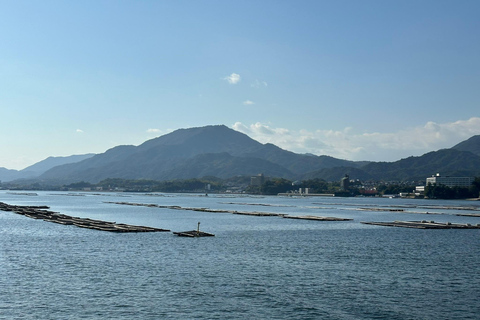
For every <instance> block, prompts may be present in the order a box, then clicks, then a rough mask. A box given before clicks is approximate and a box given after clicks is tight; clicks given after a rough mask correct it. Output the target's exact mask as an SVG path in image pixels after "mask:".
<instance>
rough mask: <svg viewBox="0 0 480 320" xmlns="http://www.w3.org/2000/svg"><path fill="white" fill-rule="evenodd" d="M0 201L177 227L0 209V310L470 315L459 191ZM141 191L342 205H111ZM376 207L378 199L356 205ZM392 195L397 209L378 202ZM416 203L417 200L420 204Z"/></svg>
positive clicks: (474, 244) (469, 233) (15, 315)
mask: <svg viewBox="0 0 480 320" xmlns="http://www.w3.org/2000/svg"><path fill="white" fill-rule="evenodd" d="M0 201H2V202H6V203H9V204H17V205H48V206H50V207H51V210H54V211H58V212H61V213H64V214H68V215H73V216H80V217H91V218H95V219H102V220H108V221H116V222H123V223H130V224H137V225H148V226H153V227H160V228H166V229H171V230H172V231H186V230H193V229H196V226H197V222H201V225H200V227H201V230H203V231H206V232H211V233H214V234H215V235H216V236H215V237H208V238H195V239H190V238H180V237H176V236H174V235H173V234H172V233H126V234H116V233H108V232H100V231H95V230H89V229H83V228H77V227H74V226H63V225H58V224H54V223H48V222H44V221H41V220H34V219H29V218H26V217H23V216H20V215H16V214H14V213H11V212H3V211H0V318H1V319H480V300H479V297H480V272H479V267H480V231H479V230H416V229H403V228H388V227H378V226H369V225H364V224H361V223H360V221H392V220H435V221H450V222H458V223H467V222H468V223H472V224H476V223H480V218H473V217H460V216H455V214H457V213H474V212H475V213H479V211H465V210H460V208H454V209H452V208H446V207H445V206H449V207H458V206H468V207H472V206H475V205H480V203H475V202H467V201H443V202H442V201H426V200H404V199H367V198H313V197H312V198H286V197H227V196H220V195H218V196H216V195H209V196H208V197H202V196H198V195H169V194H165V195H156V196H152V195H144V194H110V193H105V194H88V193H75V194H67V193H59V192H39V193H37V195H25V194H15V193H9V192H7V191H0ZM108 201H125V202H137V203H155V204H160V205H179V206H183V207H203V208H211V209H229V210H238V211H264V212H280V213H288V214H292V215H306V214H312V215H319V216H336V217H346V218H353V219H354V220H353V221H349V222H318V221H304V220H292V219H282V218H279V217H253V216H241V215H233V214H228V213H204V212H194V211H178V210H169V209H159V208H148V207H132V206H121V205H116V204H111V203H106V202H108ZM361 208H364V209H377V210H378V209H382V210H383V209H384V210H386V211H370V210H359V209H361ZM394 208H402V209H404V210H405V211H404V212H392V211H388V210H390V209H394ZM426 212H428V213H429V214H428V215H427V214H426Z"/></svg>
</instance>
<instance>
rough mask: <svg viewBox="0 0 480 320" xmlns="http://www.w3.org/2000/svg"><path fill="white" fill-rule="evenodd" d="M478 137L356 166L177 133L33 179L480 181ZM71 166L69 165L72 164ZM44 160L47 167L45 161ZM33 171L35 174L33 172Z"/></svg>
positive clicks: (229, 135)
mask: <svg viewBox="0 0 480 320" xmlns="http://www.w3.org/2000/svg"><path fill="white" fill-rule="evenodd" d="M479 154H480V136H474V137H472V138H470V139H468V140H466V141H464V142H462V143H459V144H458V145H456V146H454V147H452V148H450V149H442V150H438V151H432V152H429V153H426V154H424V155H422V156H419V157H408V158H405V159H401V160H398V161H395V162H365V161H360V162H355V161H348V160H341V159H336V158H333V157H329V156H315V155H311V154H297V153H294V152H291V151H287V150H284V149H281V148H279V147H277V146H275V145H273V144H270V143H267V144H262V143H260V142H258V141H255V140H253V139H251V138H250V137H248V136H247V135H245V134H243V133H240V132H237V131H235V130H232V129H229V128H228V127H226V126H223V125H220V126H206V127H198V128H188V129H179V130H176V131H174V132H171V133H169V134H166V135H163V136H160V137H158V138H155V139H151V140H148V141H145V142H144V143H143V144H141V145H139V146H132V145H124V146H117V147H114V148H112V149H109V150H107V151H106V152H104V153H101V154H97V155H93V156H92V155H85V158H83V159H82V158H70V160H71V162H69V163H66V164H61V165H57V166H55V167H53V168H50V169H49V170H47V171H45V172H44V173H43V174H41V175H40V176H39V177H38V179H40V180H43V181H45V182H48V183H50V184H54V183H55V184H68V183H72V182H79V181H86V182H91V183H97V182H99V181H101V180H104V179H107V178H123V179H153V180H173V179H189V178H201V177H204V176H216V177H218V178H230V177H234V176H239V175H243V176H245V175H247V176H248V175H256V174H259V173H263V174H265V175H266V176H273V177H283V178H287V179H292V180H297V179H313V178H322V179H325V180H327V181H338V180H340V179H341V178H342V177H343V176H344V175H345V174H349V175H350V177H351V178H352V179H361V180H395V181H414V180H415V181H417V180H424V179H425V178H426V177H429V176H431V175H432V174H435V173H441V174H442V175H450V176H480V155H479ZM74 159H75V160H76V161H73V160H74ZM47 160H49V161H47ZM46 163H48V164H49V166H53V163H54V161H53V159H50V158H49V159H46V160H45V163H38V164H36V165H34V166H31V167H29V168H25V169H24V170H27V169H29V170H31V171H30V172H40V171H42V170H44V169H45V168H48V166H44V167H42V166H41V165H45V164H46ZM36 170H38V171H36ZM2 175H3V176H7V177H10V178H9V179H11V177H12V176H14V175H15V172H12V171H11V170H6V169H3V170H2V169H1V168H0V177H2Z"/></svg>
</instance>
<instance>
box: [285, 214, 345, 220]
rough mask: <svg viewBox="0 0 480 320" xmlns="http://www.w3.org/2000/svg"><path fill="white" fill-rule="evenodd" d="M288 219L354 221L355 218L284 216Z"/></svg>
mask: <svg viewBox="0 0 480 320" xmlns="http://www.w3.org/2000/svg"><path fill="white" fill-rule="evenodd" d="M283 217H284V218H287V219H301V220H316V221H352V220H353V219H347V218H337V217H319V216H289V215H285V216H283Z"/></svg>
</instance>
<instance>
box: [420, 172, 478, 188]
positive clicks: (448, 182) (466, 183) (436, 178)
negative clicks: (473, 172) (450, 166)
mask: <svg viewBox="0 0 480 320" xmlns="http://www.w3.org/2000/svg"><path fill="white" fill-rule="evenodd" d="M473 181H474V178H472V177H448V176H445V177H442V176H441V175H440V173H437V174H436V175H433V176H431V177H430V178H427V186H428V184H429V183H430V184H432V185H444V186H447V187H450V188H452V187H464V188H468V187H470V186H471V185H472V183H473Z"/></svg>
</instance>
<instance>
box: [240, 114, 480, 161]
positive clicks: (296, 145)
mask: <svg viewBox="0 0 480 320" xmlns="http://www.w3.org/2000/svg"><path fill="white" fill-rule="evenodd" d="M233 129H235V130H237V131H240V132H243V133H245V134H247V135H249V136H250V137H251V138H253V139H255V140H258V141H260V142H262V143H273V144H275V145H277V146H279V147H281V148H284V149H286V150H290V151H294V152H298V153H313V154H317V155H329V156H332V157H336V158H341V159H348V160H370V161H396V160H400V159H402V158H406V157H409V156H419V155H422V154H424V153H427V152H430V151H436V150H439V149H442V148H451V147H453V146H454V145H455V144H457V143H459V142H461V141H463V140H466V139H468V138H470V137H471V136H473V135H477V134H480V118H479V117H473V118H470V119H468V120H459V121H455V122H449V123H435V122H428V123H426V124H425V125H423V126H419V127H414V128H406V129H403V130H400V131H397V132H390V133H379V132H364V133H356V132H355V131H354V129H353V128H344V129H343V130H315V131H308V130H300V131H293V130H289V129H284V128H273V127H271V126H270V125H266V124H262V123H259V122H257V123H255V124H251V125H248V126H247V125H244V124H242V123H240V122H237V123H235V124H234V125H233Z"/></svg>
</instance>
